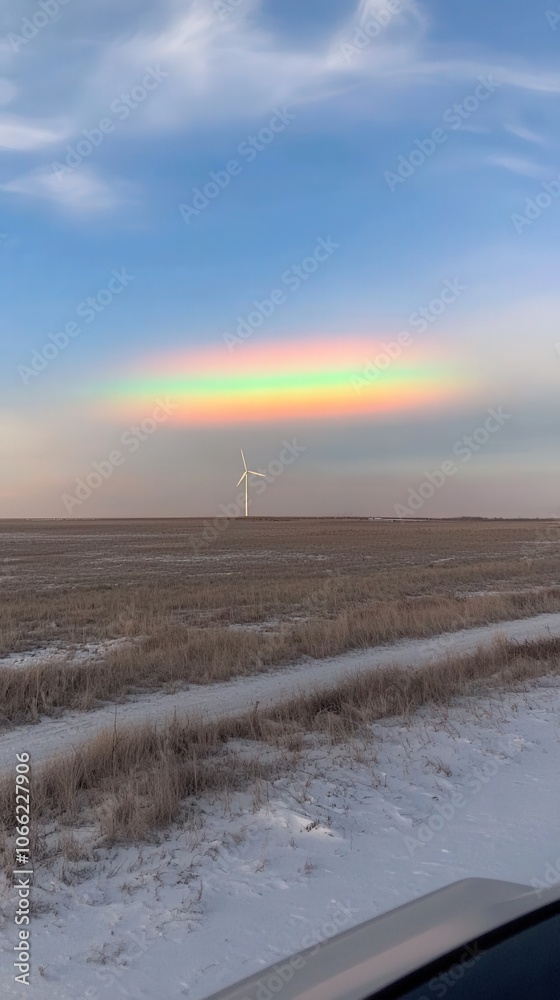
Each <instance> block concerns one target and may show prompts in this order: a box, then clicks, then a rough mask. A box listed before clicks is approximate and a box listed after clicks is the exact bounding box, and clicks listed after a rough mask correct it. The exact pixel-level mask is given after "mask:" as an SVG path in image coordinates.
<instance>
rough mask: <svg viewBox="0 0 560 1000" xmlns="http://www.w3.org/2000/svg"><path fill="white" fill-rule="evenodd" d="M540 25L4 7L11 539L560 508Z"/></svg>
mask: <svg viewBox="0 0 560 1000" xmlns="http://www.w3.org/2000/svg"><path fill="white" fill-rule="evenodd" d="M559 56H560V5H555V0H551V6H550V7H547V6H546V0H545V5H543V6H541V5H540V4H535V3H534V0H508V2H507V3H505V2H503V0H497V2H496V3H493V4H488V3H486V2H483V0H473V2H471V3H470V4H468V5H467V4H464V3H459V2H458V0H445V2H444V0H367V2H366V0H359V2H352V0H305V2H302V0H223V2H222V0H215V2H214V0H134V2H132V0H121V2H120V3H119V4H118V5H115V4H114V3H112V2H108V0H80V2H79V3H78V2H77V0H66V2H65V3H61V2H60V0H42V2H40V0H32V2H27V0H25V2H23V0H17V2H16V0H4V4H3V10H2V15H1V21H0V148H1V150H2V156H1V158H0V283H1V294H2V312H1V319H0V351H1V359H2V362H1V368H0V432H1V433H0V517H48V518H51V517H55V518H65V517H71V518H94V517H141V516H161V517H177V516H193V517H194V516H196V517H205V518H206V517H207V518H209V519H212V518H216V517H220V516H222V515H223V514H225V513H228V514H231V515H234V514H238V513H243V504H244V499H243V496H242V495H240V491H241V493H242V486H241V487H237V486H236V483H237V481H238V479H239V477H240V476H241V475H242V473H243V463H242V457H241V454H240V449H241V448H243V450H244V453H245V455H246V458H247V463H248V466H249V468H250V469H251V470H254V471H257V472H260V473H261V474H264V476H265V478H264V479H262V478H260V479H257V478H256V477H252V478H251V480H250V486H251V490H250V494H251V511H252V513H253V514H255V515H257V514H258V515H263V516H268V515H270V516H280V515H286V516H287V515H315V514H316V515H339V516H350V515H368V516H401V517H414V516H422V517H448V516H466V515H479V516H488V517H496V516H497V517H502V516H503V517H516V516H531V517H532V516H538V517H554V516H558V515H559V514H560V488H559V485H560V484H559V476H558V457H559V450H558V440H559V430H560V399H559V394H558V385H559V382H560V292H559V291H558V288H559V284H558V275H559V274H560V250H559V247H558V239H557V232H558V224H559V220H560V139H559V130H558V124H559V119H560V113H559V95H560V60H559Z"/></svg>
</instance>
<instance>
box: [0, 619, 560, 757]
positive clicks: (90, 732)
mask: <svg viewBox="0 0 560 1000" xmlns="http://www.w3.org/2000/svg"><path fill="white" fill-rule="evenodd" d="M548 634H551V635H555V636H560V613H555V614H543V615H537V616H536V617H534V618H526V619H520V620H518V621H510V622H500V623H498V624H495V625H483V626H480V627H477V628H470V629H462V630H461V631H459V632H449V633H445V634H443V635H439V636H435V637H434V638H432V639H406V640H403V641H402V642H397V643H395V644H394V645H391V646H378V647H374V648H371V649H366V650H360V651H358V652H352V653H344V654H342V655H340V656H333V657H329V658H327V659H324V660H312V659H309V660H307V661H306V662H304V663H300V664H298V665H296V666H292V667H289V666H287V667H283V668H281V669H278V670H271V671H269V672H268V673H261V674H256V675H254V676H251V677H239V678H236V679H234V680H231V681H228V682H226V683H222V684H207V685H199V686H194V685H193V686H191V687H189V688H187V689H186V690H181V691H178V692H175V693H174V694H165V693H163V692H161V691H158V692H156V693H155V694H149V695H145V696H142V697H140V698H137V699H136V700H135V701H128V702H125V703H124V704H118V705H117V704H109V705H107V706H104V707H103V708H99V709H96V710H94V711H91V712H67V713H65V714H64V715H63V716H62V718H60V719H49V718H43V719H42V720H41V721H40V722H39V723H37V724H36V725H33V726H29V725H27V726H15V727H13V728H11V729H9V730H7V731H5V732H3V733H1V734H0V773H1V772H2V771H6V770H10V769H11V768H13V766H14V755H15V754H16V753H18V752H21V749H22V747H24V748H25V750H26V751H27V752H28V753H30V754H31V759H32V761H33V762H34V763H39V762H40V761H41V760H44V759H45V758H47V757H51V756H53V754H57V753H59V752H60V753H63V752H64V751H66V750H68V749H70V748H72V747H75V746H77V745H79V744H80V743H81V742H82V741H84V740H87V739H90V738H91V737H92V736H95V735H96V734H97V733H100V732H102V731H103V730H104V729H108V728H111V729H112V728H113V727H114V726H115V724H118V725H122V726H124V725H135V724H139V723H143V722H148V721H151V722H156V721H157V722H165V721H166V720H170V719H172V718H173V716H174V715H175V714H176V715H177V717H178V718H179V719H181V718H184V719H187V718H189V717H191V718H197V719H200V718H203V719H208V720H213V719H219V718H223V717H226V716H228V715H233V714H236V713H240V712H244V711H247V710H248V709H249V708H251V706H253V705H254V704H255V702H256V701H258V702H259V704H260V705H261V707H266V706H268V705H274V704H275V703H277V702H279V701H283V700H285V699H286V698H289V697H292V696H294V695H296V696H297V695H298V694H299V693H304V692H309V691H312V690H316V689H318V688H326V687H330V686H331V685H333V684H335V683H336V682H337V681H339V680H341V679H343V678H344V677H349V676H352V675H353V674H356V673H359V672H360V671H362V670H368V669H372V668H375V667H386V666H390V665H399V666H403V667H415V666H421V665H422V664H426V663H430V662H432V661H434V660H437V659H441V658H442V657H444V656H446V655H447V654H448V653H453V654H457V655H464V654H466V653H472V652H474V651H475V650H476V649H477V648H478V647H479V646H481V645H484V644H487V645H488V644H490V643H492V642H493V641H495V640H496V639H497V638H498V637H499V636H504V637H506V638H508V639H517V640H518V641H520V642H522V641H523V640H525V639H536V638H542V637H544V636H546V635H548Z"/></svg>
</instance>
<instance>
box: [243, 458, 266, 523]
mask: <svg viewBox="0 0 560 1000" xmlns="http://www.w3.org/2000/svg"><path fill="white" fill-rule="evenodd" d="M240 450H241V458H242V459H243V465H244V467H245V472H244V473H243V475H242V476H241V479H240V480H239V482H238V484H237V485H238V486H241V483H242V482H243V480H245V517H249V476H260V477H261V479H266V476H265V475H264V473H262V472H253V470H252V469H248V468H247V462H246V461H245V455H244V454H243V448H241V449H240Z"/></svg>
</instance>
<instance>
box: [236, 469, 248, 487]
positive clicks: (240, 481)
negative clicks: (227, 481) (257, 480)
mask: <svg viewBox="0 0 560 1000" xmlns="http://www.w3.org/2000/svg"><path fill="white" fill-rule="evenodd" d="M246 475H247V473H246V472H244V473H243V475H242V476H241V479H240V480H239V482H238V483H237V485H236V487H235V488H236V489H237V486H241V483H242V482H243V480H244V479H245V476H246Z"/></svg>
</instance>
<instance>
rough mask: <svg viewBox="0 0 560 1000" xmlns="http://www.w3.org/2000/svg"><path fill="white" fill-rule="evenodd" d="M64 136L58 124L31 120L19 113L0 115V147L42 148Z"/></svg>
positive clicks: (63, 129)
mask: <svg viewBox="0 0 560 1000" xmlns="http://www.w3.org/2000/svg"><path fill="white" fill-rule="evenodd" d="M65 136H66V129H65V128H64V127H63V126H62V125H60V124H51V125H49V124H47V123H45V122H40V121H32V120H31V119H26V118H23V117H22V116H20V115H11V114H3V115H0V148H2V149H11V150H15V151H18V152H29V151H31V150H36V149H44V148H45V146H51V145H52V144H53V143H55V142H60V141H61V140H62V139H64V138H65Z"/></svg>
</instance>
